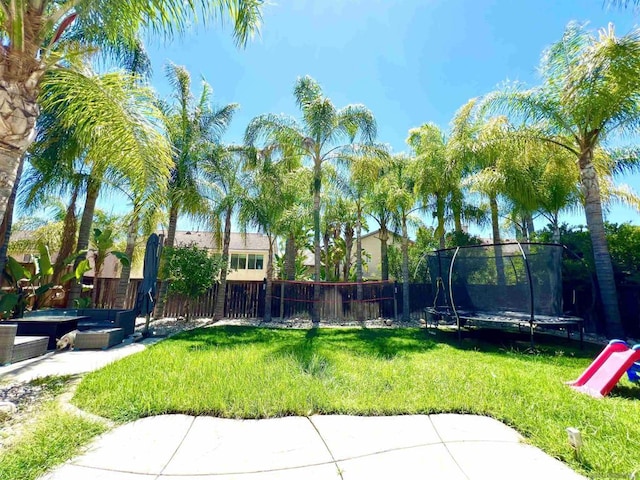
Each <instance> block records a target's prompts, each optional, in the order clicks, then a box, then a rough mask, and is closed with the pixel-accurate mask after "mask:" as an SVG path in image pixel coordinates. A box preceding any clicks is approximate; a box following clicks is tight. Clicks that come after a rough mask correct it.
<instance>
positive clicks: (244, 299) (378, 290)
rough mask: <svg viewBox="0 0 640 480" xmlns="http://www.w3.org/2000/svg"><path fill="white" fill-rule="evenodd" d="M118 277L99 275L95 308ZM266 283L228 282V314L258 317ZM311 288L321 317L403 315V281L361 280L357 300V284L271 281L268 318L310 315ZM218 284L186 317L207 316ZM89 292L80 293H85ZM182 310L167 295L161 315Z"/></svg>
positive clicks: (427, 294) (107, 299)
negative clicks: (317, 291) (359, 313)
mask: <svg viewBox="0 0 640 480" xmlns="http://www.w3.org/2000/svg"><path fill="white" fill-rule="evenodd" d="M140 282H141V280H140V279H134V280H131V281H130V283H129V286H128V288H127V294H126V300H125V305H124V308H133V307H134V306H135V302H136V292H137V290H138V287H139V285H140ZM117 288H118V279H99V280H98V284H97V286H96V294H97V296H96V298H97V302H96V306H97V307H99V308H114V307H115V306H116V305H115V299H116V291H117ZM264 288H265V285H264V282H262V281H232V280H230V281H228V282H227V288H226V292H225V309H224V311H225V313H224V316H225V317H227V318H257V317H262V316H263V315H264V309H265V290H264ZM314 288H319V289H320V300H319V305H318V308H319V312H320V318H322V319H323V320H335V321H351V320H354V319H355V318H356V312H357V311H358V308H361V310H362V315H363V318H364V319H373V318H379V317H383V318H394V317H398V316H400V315H402V285H401V284H397V283H393V282H364V283H363V284H362V289H363V301H362V302H361V303H360V302H358V301H357V284H356V283H323V282H319V283H312V282H283V281H274V282H273V290H272V301H271V315H272V317H280V318H291V317H301V316H302V317H311V315H312V313H313V308H314V305H315V303H316V302H315V301H314ZM410 288H411V292H410V293H411V297H412V300H411V311H413V312H416V311H420V310H422V309H423V308H424V307H425V306H427V305H428V304H429V302H430V298H431V285H427V284H412V285H411V286H410ZM217 289H218V285H214V286H213V287H212V288H210V289H208V290H207V291H206V292H205V294H204V295H202V296H200V297H199V298H197V299H195V300H193V301H191V302H190V303H189V312H190V315H191V316H196V317H211V316H213V310H214V307H215V296H216V292H217ZM90 295H91V292H89V291H87V292H84V293H83V296H90ZM184 312H185V298H183V297H180V296H169V298H168V300H167V303H166V306H165V316H167V317H177V316H180V315H182V314H184Z"/></svg>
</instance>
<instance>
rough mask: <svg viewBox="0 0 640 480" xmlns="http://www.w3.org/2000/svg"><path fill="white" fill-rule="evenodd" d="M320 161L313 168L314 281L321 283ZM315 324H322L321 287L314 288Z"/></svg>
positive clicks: (317, 285) (312, 315)
mask: <svg viewBox="0 0 640 480" xmlns="http://www.w3.org/2000/svg"><path fill="white" fill-rule="evenodd" d="M321 165H322V164H321V163H320V161H319V160H316V161H315V162H314V167H313V230H314V232H313V256H314V263H315V264H314V267H313V277H314V278H313V280H314V282H319V281H320V189H321V187H322V172H321V170H320V168H321ZM311 318H312V320H313V323H315V324H317V323H319V322H320V285H319V284H318V283H316V284H315V285H314V286H313V313H312V314H311Z"/></svg>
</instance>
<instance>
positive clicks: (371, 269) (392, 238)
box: [353, 230, 413, 280]
mask: <svg viewBox="0 0 640 480" xmlns="http://www.w3.org/2000/svg"><path fill="white" fill-rule="evenodd" d="M361 241H362V249H363V250H364V251H365V252H367V254H368V255H367V256H365V262H366V264H367V267H366V268H365V272H364V275H363V276H364V278H365V279H366V280H379V279H380V278H381V277H382V254H381V252H380V246H381V245H380V244H381V240H380V230H375V231H373V232H370V233H365V234H364V235H362V237H361ZM409 242H410V243H413V242H412V241H411V240H409ZM401 244H402V236H401V235H398V234H397V233H394V232H391V231H390V232H389V238H388V239H387V245H395V246H397V247H398V248H400V245H401ZM353 246H354V254H355V240H354V242H353Z"/></svg>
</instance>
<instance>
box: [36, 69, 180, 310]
mask: <svg viewBox="0 0 640 480" xmlns="http://www.w3.org/2000/svg"><path fill="white" fill-rule="evenodd" d="M41 92H42V95H41V97H42V98H41V100H40V103H41V106H42V109H43V112H44V115H43V116H42V117H41V118H42V119H43V120H45V121H44V122H41V123H40V124H39V132H38V140H37V141H36V143H35V144H33V147H32V149H31V152H30V157H29V158H30V162H31V164H32V165H33V167H34V168H33V170H32V171H31V173H32V176H30V177H29V178H28V183H29V184H30V185H31V187H32V197H33V198H35V199H37V198H39V197H40V198H41V197H42V196H43V195H46V192H48V191H51V190H55V189H59V191H60V193H62V192H64V191H65V190H66V191H70V192H71V198H72V203H71V204H70V206H69V209H68V214H69V217H68V218H69V219H71V220H70V222H69V223H68V227H69V230H68V231H65V235H67V237H68V238H67V237H65V241H64V242H63V248H62V250H61V254H59V256H58V260H57V262H56V263H57V264H59V263H60V262H62V261H63V260H64V259H65V258H66V253H67V252H68V250H69V246H70V244H71V243H70V242H71V241H72V240H73V237H72V235H73V233H75V229H73V228H72V226H73V223H74V219H73V216H74V210H75V208H74V207H75V206H74V205H73V201H75V199H76V198H77V197H78V195H79V194H80V191H81V190H84V192H85V206H84V210H83V214H82V219H81V222H80V230H79V233H78V242H77V246H76V252H78V253H79V252H82V251H84V250H86V248H87V246H88V244H89V238H90V234H91V224H92V222H93V214H94V210H95V205H96V202H97V198H98V195H99V193H100V189H101V188H102V186H103V184H108V183H113V184H115V183H122V181H123V179H127V182H128V183H129V184H130V185H131V188H132V189H133V190H134V191H142V190H144V189H145V188H146V186H147V184H149V183H152V184H153V183H159V182H160V183H162V179H164V178H166V177H167V176H168V174H169V166H170V163H171V152H170V147H169V145H168V144H167V142H166V141H165V140H164V138H163V136H162V135H161V134H160V133H159V131H158V119H159V117H160V112H159V111H158V110H157V109H156V107H155V106H154V97H153V95H152V94H151V91H150V90H149V89H148V88H146V87H144V86H141V85H139V84H137V83H136V82H135V81H134V80H133V78H132V77H131V76H130V75H127V74H124V73H118V72H115V73H107V74H103V75H95V74H93V73H92V72H91V71H90V70H89V69H88V68H87V69H81V68H76V69H73V70H71V69H67V70H62V69H60V70H55V71H51V72H49V73H48V74H47V75H46V76H45V77H44V79H43V84H42V91H41ZM89 112H93V113H92V114H90V113H89ZM59 266H60V265H57V267H58V268H57V271H58V272H57V273H58V274H59ZM79 294H80V286H79V285H75V284H74V285H73V286H72V290H71V293H70V296H69V297H70V298H69V302H73V300H74V299H75V298H77V297H78V296H79Z"/></svg>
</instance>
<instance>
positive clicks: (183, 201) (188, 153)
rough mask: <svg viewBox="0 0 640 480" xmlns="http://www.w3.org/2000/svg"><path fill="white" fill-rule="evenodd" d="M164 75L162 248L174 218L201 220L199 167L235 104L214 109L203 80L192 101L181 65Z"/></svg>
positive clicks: (171, 235)
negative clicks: (167, 158)
mask: <svg viewBox="0 0 640 480" xmlns="http://www.w3.org/2000/svg"><path fill="white" fill-rule="evenodd" d="M166 75H167V78H168V80H169V83H170V84H171V86H172V89H173V92H172V95H171V100H170V101H161V102H160V108H161V110H162V111H163V112H164V130H165V132H166V136H167V139H168V140H169V143H170V144H171V145H172V147H173V152H174V153H173V166H172V168H171V176H170V178H169V182H168V184H167V202H166V203H167V205H166V208H167V210H168V212H169V225H168V229H167V238H166V239H165V246H167V247H173V246H174V243H175V236H176V229H177V226H178V217H179V216H180V215H181V214H187V215H189V216H191V217H192V218H200V219H201V220H203V221H204V220H205V219H206V217H207V215H208V213H209V210H208V208H207V202H206V200H205V197H204V194H203V185H202V182H201V178H200V169H201V167H200V164H201V163H202V161H203V160H204V159H205V158H207V155H208V154H209V153H210V148H211V145H212V144H216V143H218V141H219V139H220V137H221V136H222V133H223V132H224V131H225V130H226V128H227V126H228V125H229V122H230V121H231V118H232V117H233V114H234V112H235V111H236V109H237V107H238V106H237V105H236V104H229V105H225V106H223V107H221V108H214V107H213V106H212V105H211V97H212V94H213V90H212V88H211V86H210V85H209V84H208V83H206V82H205V81H203V82H202V90H201V92H200V95H199V96H198V97H197V98H196V97H194V95H193V93H192V92H191V75H190V74H189V71H188V70H187V69H186V68H184V67H183V66H179V65H175V64H173V63H169V64H168V65H167V67H166ZM167 288H168V283H167V282H166V281H163V282H162V283H161V284H160V290H159V292H158V304H157V305H156V310H155V312H156V315H157V316H158V317H159V318H162V316H164V306H165V300H166V296H167Z"/></svg>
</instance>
